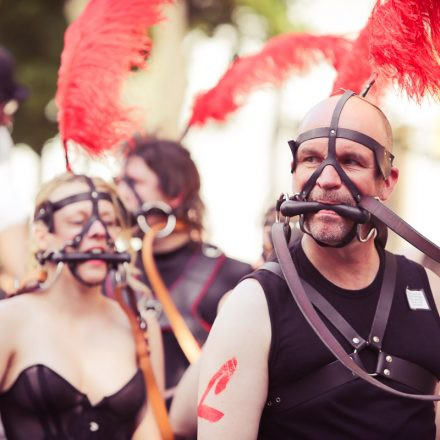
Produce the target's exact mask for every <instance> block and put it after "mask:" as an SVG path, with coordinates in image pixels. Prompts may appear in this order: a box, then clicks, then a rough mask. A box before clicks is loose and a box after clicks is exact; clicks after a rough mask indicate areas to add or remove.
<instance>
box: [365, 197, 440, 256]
mask: <svg viewBox="0 0 440 440" xmlns="http://www.w3.org/2000/svg"><path fill="white" fill-rule="evenodd" d="M359 206H360V207H361V208H364V209H365V210H366V211H368V212H369V213H370V214H371V215H372V216H374V217H376V218H377V219H379V220H380V221H381V222H382V223H385V224H386V225H387V226H388V227H389V228H390V229H392V230H393V231H394V232H395V233H396V234H398V235H400V236H401V237H402V238H404V239H405V240H406V241H408V242H409V243H411V244H412V245H413V246H415V247H416V248H417V249H419V250H420V251H422V252H423V253H424V254H425V255H427V256H428V257H431V258H432V259H433V260H434V261H437V263H440V248H439V247H438V246H437V245H435V244H434V243H433V242H432V241H430V240H428V239H427V238H426V237H424V236H423V235H422V234H420V233H419V232H417V231H416V230H415V229H414V228H413V227H412V226H410V225H409V224H408V223H406V222H405V221H404V220H402V219H401V218H400V217H399V216H398V215H396V214H394V212H393V211H391V209H389V208H387V207H386V206H385V205H384V204H383V203H381V202H380V201H379V200H377V199H375V198H374V197H371V196H362V199H361V201H360V203H359Z"/></svg>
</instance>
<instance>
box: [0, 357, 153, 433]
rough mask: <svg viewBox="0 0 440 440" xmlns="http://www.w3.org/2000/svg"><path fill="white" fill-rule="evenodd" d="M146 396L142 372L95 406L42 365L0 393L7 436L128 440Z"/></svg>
mask: <svg viewBox="0 0 440 440" xmlns="http://www.w3.org/2000/svg"><path fill="white" fill-rule="evenodd" d="M145 399H146V390H145V382H144V378H143V374H142V372H141V371H140V370H138V371H137V372H136V374H135V375H134V376H133V377H132V378H131V379H130V380H129V381H128V383H127V384H126V385H125V386H124V387H122V388H121V389H120V390H119V391H118V392H116V393H114V394H112V395H111V396H107V397H104V398H103V399H102V400H101V401H100V402H99V403H97V404H96V405H92V404H91V403H90V401H89V399H88V398H87V396H86V395H85V394H83V393H81V392H80V391H78V390H77V389H76V388H75V387H74V386H73V385H72V384H71V383H70V382H68V381H67V380H66V379H64V378H63V377H62V376H60V375H59V374H58V373H56V372H55V371H53V370H52V369H50V368H48V367H46V366H44V365H40V364H39V365H33V366H30V367H28V368H26V369H24V370H23V371H22V372H21V373H20V374H19V376H18V377H17V379H16V380H15V382H14V384H13V385H12V386H11V387H10V388H9V389H8V390H7V391H6V392H4V393H1V394H0V414H1V418H2V422H3V425H4V429H5V434H6V437H7V439H8V440H55V439H56V440H88V439H90V440H91V439H94V440H129V439H131V438H132V435H133V433H134V431H135V429H136V424H137V423H138V422H139V420H138V419H139V415H140V411H141V409H142V407H143V405H144V402H145Z"/></svg>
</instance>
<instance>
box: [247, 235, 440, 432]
mask: <svg viewBox="0 0 440 440" xmlns="http://www.w3.org/2000/svg"><path fill="white" fill-rule="evenodd" d="M379 254H380V259H381V265H380V270H379V272H378V274H377V276H376V278H375V280H374V281H373V282H372V284H371V285H370V286H368V287H366V288H365V289H361V290H357V291H350V290H345V289H341V288H339V287H337V286H335V285H334V284H332V283H330V282H329V281H328V280H326V279H325V278H324V277H323V276H322V275H321V274H320V273H319V272H318V271H317V270H316V269H315V268H314V266H313V265H312V264H311V263H310V261H309V260H308V259H307V257H306V256H305V254H304V252H303V250H302V248H301V245H300V244H296V245H294V247H293V248H292V250H291V255H292V258H293V261H294V263H295V266H296V267H297V269H298V272H299V274H300V276H301V277H302V278H304V279H305V280H306V281H308V283H309V284H311V285H312V286H313V287H314V288H315V289H317V290H318V291H319V292H320V293H321V295H322V296H323V297H325V298H326V299H327V300H328V301H329V302H331V304H332V305H333V306H334V307H335V308H336V310H338V312H339V313H340V314H341V315H342V316H343V317H344V318H345V319H346V320H347V321H348V322H349V324H350V325H351V326H352V327H353V328H354V329H355V330H356V331H357V332H358V333H359V334H360V335H361V336H362V337H364V338H367V337H368V335H369V332H370V329H371V325H372V321H373V316H374V313H375V309H376V305H377V301H378V297H379V292H380V286H381V283H382V278H383V273H384V251H383V250H379ZM396 258H397V264H398V267H397V281H396V288H395V294H394V299H393V304H392V308H391V311H390V317H389V321H388V325H387V328H386V332H385V335H384V339H383V346H382V347H383V350H384V351H385V352H386V353H389V354H393V355H395V356H399V357H401V358H403V359H406V360H408V361H411V362H414V363H416V364H418V365H420V366H422V367H424V368H425V369H427V370H429V371H431V372H432V373H433V374H434V375H436V376H437V377H440V350H439V342H440V317H439V314H438V312H437V309H436V306H435V303H434V299H433V296H432V292H431V289H430V287H429V282H428V279H427V275H426V272H425V270H424V268H423V267H422V266H420V265H418V264H416V263H414V262H412V261H410V260H408V259H406V258H405V257H403V256H396ZM250 277H251V278H254V279H256V280H257V281H259V283H260V284H261V286H262V288H263V290H264V293H265V296H266V300H267V303H268V308H269V315H270V320H271V328H272V341H271V347H270V355H269V364H268V368H269V394H272V393H271V391H272V390H273V389H276V388H279V387H285V386H286V385H287V384H291V383H294V382H295V381H297V380H299V379H300V378H302V377H304V376H306V375H307V374H309V373H311V372H313V371H314V370H316V369H318V368H320V367H322V366H324V365H326V364H328V363H330V362H333V361H334V360H335V358H334V357H333V355H332V354H331V353H330V352H329V350H328V349H327V348H326V347H325V346H324V345H323V343H322V342H321V341H320V340H319V338H318V337H317V336H316V335H315V333H314V332H313V330H312V329H311V328H310V326H309V325H308V323H307V322H306V321H305V319H304V317H303V316H302V314H301V312H300V311H299V309H298V307H297V306H296V304H295V302H294V300H293V298H292V294H291V293H290V291H289V289H288V287H287V285H286V283H285V282H284V280H282V279H280V278H279V277H278V276H277V275H275V274H273V273H272V272H269V271H267V270H259V271H256V272H254V273H253V274H251V275H250ZM407 289H408V290H412V291H417V290H421V289H423V291H424V293H425V296H426V300H427V303H428V306H429V310H426V309H416V310H413V309H411V307H410V304H409V302H408V300H407ZM321 317H322V318H323V319H324V321H326V323H327V324H328V325H329V328H330V330H331V331H332V332H333V334H334V335H335V336H336V337H337V339H338V340H339V342H340V343H341V344H342V345H343V346H344V347H346V350H347V353H349V352H351V351H352V348H351V347H350V346H349V345H348V343H347V342H346V341H345V339H343V337H342V336H341V335H340V333H339V332H338V331H337V330H336V329H335V328H334V327H332V326H331V324H329V322H328V321H327V320H326V319H325V318H324V317H323V316H322V315H321ZM376 358H377V354H376V353H375V352H373V351H369V350H366V351H364V352H362V361H363V363H364V365H365V366H366V367H367V369H368V368H374V366H375V364H376ZM380 380H383V381H384V382H386V383H388V384H389V385H391V386H393V387H395V388H397V389H400V390H402V391H406V392H412V393H414V392H415V391H414V390H412V389H410V388H409V387H406V386H404V385H399V384H397V383H396V382H392V381H387V380H386V379H380ZM434 418H435V414H434V404H433V403H431V402H422V401H417V400H413V399H406V398H401V397H397V396H394V395H391V394H389V393H386V392H384V391H382V390H380V389H378V388H376V387H374V386H372V385H370V384H368V383H366V382H364V381H362V380H361V379H356V380H354V381H351V382H349V383H347V384H344V385H341V386H339V387H337V388H335V389H332V390H330V391H327V392H326V393H324V394H322V395H320V396H318V397H315V398H312V399H310V400H308V401H306V402H303V403H301V404H299V405H296V406H293V407H287V408H285V409H284V410H283V411H281V412H277V411H275V410H273V408H271V407H270V406H266V407H265V409H264V410H263V413H262V417H261V422H260V429H259V438H260V439H270V440H272V439H277V440H281V439H314V440H321V439H326V440H327V439H329V440H331V439H338V440H341V439H347V440H348V439H350V440H351V439H359V440H362V439H364V440H375V439H377V440H384V439H417V440H424V439H434V438H435V423H434Z"/></svg>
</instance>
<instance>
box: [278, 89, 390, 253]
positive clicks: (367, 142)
mask: <svg viewBox="0 0 440 440" xmlns="http://www.w3.org/2000/svg"><path fill="white" fill-rule="evenodd" d="M355 95H356V94H355V93H354V92H352V91H346V92H345V93H344V94H343V95H341V97H340V98H339V100H338V102H337V103H336V106H335V109H334V110H333V114H332V118H331V122H330V126H329V127H318V128H314V129H312V130H308V131H306V132H304V133H302V134H300V135H299V136H298V138H297V139H296V140H291V141H289V142H288V144H289V146H290V149H291V152H292V155H293V163H292V172H293V171H294V168H295V163H296V155H297V152H298V148H299V147H300V145H301V144H302V143H303V142H306V141H308V140H311V139H317V138H327V139H328V150H327V156H326V158H325V159H324V160H323V161H322V163H321V164H320V165H319V167H318V168H317V169H316V170H315V171H314V172H313V174H312V175H311V176H310V178H309V179H308V180H307V182H306V183H305V184H304V186H303V188H302V189H301V192H300V193H299V194H297V195H296V196H294V198H293V199H290V200H289V202H294V203H289V204H284V206H283V208H282V209H281V212H282V214H283V215H286V216H287V217H291V216H294V215H300V216H301V217H300V225H301V229H302V230H303V231H304V232H306V233H308V234H310V233H309V231H307V230H306V229H305V226H304V214H306V213H310V212H317V211H319V210H321V209H326V210H329V209H330V210H333V211H335V212H337V213H338V214H339V215H341V216H343V217H346V218H349V219H351V220H353V221H354V222H355V224H354V226H353V229H352V231H351V232H350V233H349V234H348V235H347V236H346V237H345V238H344V239H343V240H342V242H340V243H338V244H336V245H334V246H335V247H341V246H345V245H346V244H348V243H349V242H350V241H351V240H352V239H353V238H354V236H355V235H356V229H357V224H362V223H367V222H369V221H370V216H369V214H368V212H366V211H365V210H363V209H361V208H358V207H352V206H347V205H328V204H323V203H319V202H313V201H307V198H308V196H309V195H310V193H311V191H312V189H313V187H314V186H315V184H316V181H317V180H318V178H319V176H320V175H321V173H322V172H323V170H324V168H325V167H326V166H332V167H333V168H334V169H335V170H336V172H337V174H338V175H339V177H340V178H341V181H342V182H343V183H344V184H345V186H346V187H347V188H348V190H349V191H350V193H351V195H352V196H353V199H354V201H355V203H356V204H358V203H359V202H360V200H361V198H362V194H361V192H360V191H359V189H358V188H357V186H356V185H355V184H354V182H353V181H352V180H351V179H350V178H349V177H348V175H347V174H346V173H345V171H344V170H343V168H342V167H341V165H340V164H339V162H338V160H337V158H336V139H338V138H343V139H348V140H351V141H353V142H357V143H358V144H361V145H363V146H365V147H367V148H368V149H370V150H371V151H372V152H373V154H374V158H375V163H376V167H377V170H378V172H379V173H380V175H381V176H382V178H383V179H386V178H387V177H388V176H389V175H390V172H391V167H392V163H393V159H394V156H393V155H392V154H391V153H390V152H389V151H388V150H387V149H386V148H385V147H384V146H382V145H381V144H380V143H378V142H377V141H376V140H375V139H373V138H372V137H370V136H367V135H366V134H364V133H361V132H359V131H356V130H351V129H348V128H341V127H339V126H338V124H339V118H340V116H341V112H342V109H343V108H344V106H345V104H346V103H347V101H348V100H349V99H350V98H351V97H353V96H355ZM319 243H320V244H322V245H326V244H324V243H321V242H319Z"/></svg>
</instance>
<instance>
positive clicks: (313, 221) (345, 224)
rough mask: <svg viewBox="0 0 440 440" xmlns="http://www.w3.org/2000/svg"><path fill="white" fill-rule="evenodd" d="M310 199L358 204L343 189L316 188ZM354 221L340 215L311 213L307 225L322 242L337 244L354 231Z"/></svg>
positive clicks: (312, 233)
mask: <svg viewBox="0 0 440 440" xmlns="http://www.w3.org/2000/svg"><path fill="white" fill-rule="evenodd" d="M308 200H309V201H320V202H321V203H326V202H329V203H334V204H340V205H347V206H356V203H355V201H354V199H353V197H352V196H351V194H349V193H345V192H341V191H325V190H322V189H319V188H315V189H314V190H313V191H312V192H311V193H310V195H309V197H308ZM353 225H354V222H353V221H351V220H348V219H345V218H343V217H341V216H339V215H333V214H328V215H326V214H322V213H320V212H318V213H316V214H309V215H307V216H306V218H305V226H306V228H307V230H308V231H309V232H310V234H311V235H312V237H313V238H314V239H315V240H317V241H319V242H322V243H325V244H328V245H335V244H338V243H340V242H342V241H343V240H344V239H345V237H346V236H347V235H348V234H349V233H350V232H351V231H352V229H353Z"/></svg>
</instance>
